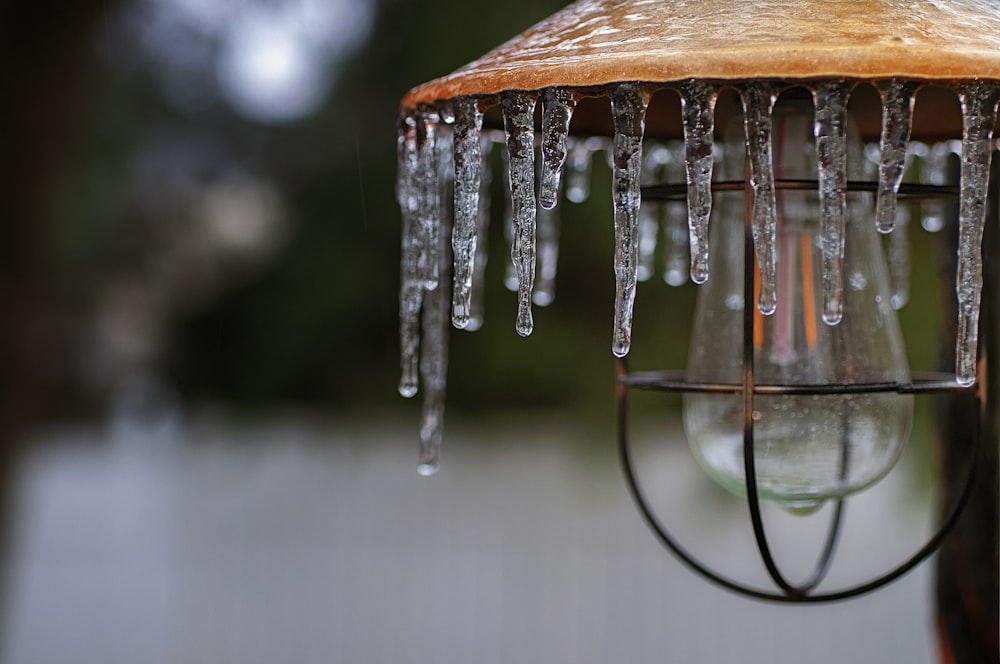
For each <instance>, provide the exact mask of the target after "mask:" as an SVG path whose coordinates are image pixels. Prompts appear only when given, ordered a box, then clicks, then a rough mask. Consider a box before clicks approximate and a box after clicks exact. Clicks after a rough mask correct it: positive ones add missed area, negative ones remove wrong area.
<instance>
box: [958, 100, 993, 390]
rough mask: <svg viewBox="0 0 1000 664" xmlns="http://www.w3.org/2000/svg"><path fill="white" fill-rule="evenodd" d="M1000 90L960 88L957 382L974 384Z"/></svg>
mask: <svg viewBox="0 0 1000 664" xmlns="http://www.w3.org/2000/svg"><path fill="white" fill-rule="evenodd" d="M998 98H1000V86H998V85H997V84H996V83H986V82H981V81H977V82H975V83H968V84H965V85H962V86H960V87H959V100H960V102H961V105H962V172H961V189H960V194H959V213H958V214H959V219H958V275H957V278H956V281H957V291H958V332H957V341H956V350H955V363H956V367H955V374H956V376H955V377H956V380H957V381H958V382H959V384H961V385H972V384H973V383H974V382H975V381H976V353H977V346H978V343H979V300H980V295H981V291H982V287H983V256H982V242H983V228H984V225H985V220H986V194H987V190H988V187H989V178H990V159H991V157H992V154H993V126H994V125H995V124H996V114H997V100H998Z"/></svg>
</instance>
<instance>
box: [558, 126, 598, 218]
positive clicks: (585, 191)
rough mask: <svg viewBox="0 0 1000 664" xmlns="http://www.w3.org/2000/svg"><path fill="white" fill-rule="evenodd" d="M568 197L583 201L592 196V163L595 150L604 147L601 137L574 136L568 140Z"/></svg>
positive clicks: (575, 201) (573, 200)
mask: <svg viewBox="0 0 1000 664" xmlns="http://www.w3.org/2000/svg"><path fill="white" fill-rule="evenodd" d="M567 145H568V149H569V153H568V158H567V160H566V198H568V199H569V200H570V201H572V202H574V203H583V202H584V201H586V200H587V199H588V198H589V197H590V165H591V160H592V158H593V156H594V152H596V151H597V150H599V149H600V148H601V147H602V143H601V141H600V139H597V138H594V137H591V138H574V137H570V138H569V140H568V141H567Z"/></svg>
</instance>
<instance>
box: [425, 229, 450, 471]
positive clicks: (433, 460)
mask: <svg viewBox="0 0 1000 664" xmlns="http://www.w3.org/2000/svg"><path fill="white" fill-rule="evenodd" d="M447 226H448V224H447V221H445V223H444V224H443V225H442V229H441V231H442V232H441V238H440V240H441V241H440V245H439V246H438V252H439V253H438V255H439V257H440V260H441V263H440V265H439V266H438V267H439V269H440V272H441V276H442V279H441V283H440V285H439V286H438V288H437V289H435V290H433V291H429V292H428V293H427V294H426V295H425V297H424V311H423V342H422V344H421V348H420V350H421V353H420V381H421V383H423V386H424V403H423V412H422V414H421V420H422V421H421V424H420V460H419V465H418V466H417V472H419V473H420V474H421V475H433V474H434V473H436V472H437V470H438V467H439V451H440V449H441V432H442V429H443V427H444V394H445V383H446V379H447V373H448V318H449V316H448V305H449V303H450V302H451V294H450V292H449V290H450V289H449V287H448V284H449V281H448V278H447V277H448V264H449V258H450V256H449V251H448V247H447V244H446V238H447V237H448V230H449V229H448V227H447Z"/></svg>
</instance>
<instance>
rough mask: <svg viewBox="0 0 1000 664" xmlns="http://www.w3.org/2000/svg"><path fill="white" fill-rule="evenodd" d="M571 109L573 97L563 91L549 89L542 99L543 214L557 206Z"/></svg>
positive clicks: (539, 191)
mask: <svg viewBox="0 0 1000 664" xmlns="http://www.w3.org/2000/svg"><path fill="white" fill-rule="evenodd" d="M575 105H576V102H575V101H574V99H573V93H572V92H570V91H569V90H566V89H564V88H549V89H547V90H546V91H545V94H544V96H543V97H542V150H541V152H542V175H541V178H540V182H539V187H538V204H539V205H540V206H541V207H542V208H544V209H546V210H551V209H552V208H554V207H555V206H556V203H558V202H559V184H560V181H561V179H562V169H563V164H564V163H565V161H566V138H567V136H568V134H569V122H570V119H571V118H572V116H573V108H574V107H575Z"/></svg>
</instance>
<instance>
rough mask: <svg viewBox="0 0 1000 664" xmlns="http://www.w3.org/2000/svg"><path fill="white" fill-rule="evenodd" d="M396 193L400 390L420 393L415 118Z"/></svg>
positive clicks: (408, 124)
mask: <svg viewBox="0 0 1000 664" xmlns="http://www.w3.org/2000/svg"><path fill="white" fill-rule="evenodd" d="M398 150H399V153H398V159H399V162H398V165H397V169H398V170H397V182H396V196H397V199H398V201H399V208H400V212H401V213H402V222H403V223H402V225H403V232H402V246H401V248H400V249H401V251H400V255H401V258H400V267H399V280H400V288H399V363H400V379H399V393H400V394H402V395H403V396H404V397H412V396H413V395H415V394H416V393H417V384H418V375H417V358H418V357H419V351H420V308H421V306H422V303H423V295H424V284H423V280H422V279H421V275H420V268H419V264H418V263H419V258H420V228H419V225H418V222H417V191H416V190H417V187H416V180H417V177H418V176H417V126H416V122H415V121H414V119H413V118H412V117H407V118H405V119H404V120H403V122H402V123H401V124H400V129H399V145H398Z"/></svg>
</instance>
